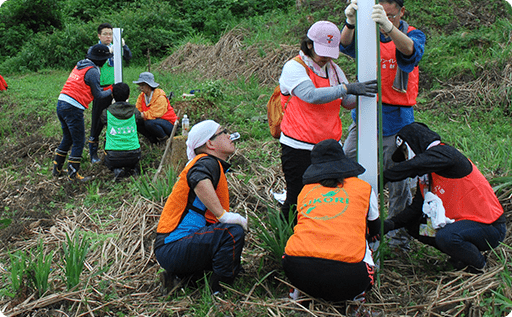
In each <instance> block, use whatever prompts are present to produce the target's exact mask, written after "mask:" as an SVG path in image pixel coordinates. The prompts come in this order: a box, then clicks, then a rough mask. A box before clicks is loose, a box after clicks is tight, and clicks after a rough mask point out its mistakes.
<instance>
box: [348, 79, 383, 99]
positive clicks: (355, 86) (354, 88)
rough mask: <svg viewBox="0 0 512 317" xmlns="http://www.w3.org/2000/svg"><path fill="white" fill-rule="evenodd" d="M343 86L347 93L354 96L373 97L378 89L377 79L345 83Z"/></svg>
mask: <svg viewBox="0 0 512 317" xmlns="http://www.w3.org/2000/svg"><path fill="white" fill-rule="evenodd" d="M345 87H347V94H349V95H356V96H366V97H375V94H376V93H377V91H378V88H377V79H374V80H369V81H365V82H362V83H352V84H345Z"/></svg>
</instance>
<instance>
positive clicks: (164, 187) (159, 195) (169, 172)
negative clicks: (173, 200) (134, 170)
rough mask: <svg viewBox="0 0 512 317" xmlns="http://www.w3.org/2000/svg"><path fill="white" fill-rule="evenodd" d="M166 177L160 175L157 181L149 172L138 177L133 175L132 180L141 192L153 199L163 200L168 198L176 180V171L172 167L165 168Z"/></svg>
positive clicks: (143, 195) (142, 194)
mask: <svg viewBox="0 0 512 317" xmlns="http://www.w3.org/2000/svg"><path fill="white" fill-rule="evenodd" d="M164 176H165V177H159V178H157V179H156V181H155V182H153V181H152V177H151V176H150V175H148V174H144V175H141V176H139V177H138V178H137V179H134V178H133V177H132V182H133V183H134V184H135V187H136V189H137V191H138V192H139V194H140V195H141V196H142V197H145V198H147V199H149V200H152V201H163V200H164V199H167V197H168V196H169V194H170V193H171V191H172V188H173V186H174V183H175V182H176V172H175V171H174V169H172V168H168V169H166V170H165V174H164Z"/></svg>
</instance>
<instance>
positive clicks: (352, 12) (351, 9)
mask: <svg viewBox="0 0 512 317" xmlns="http://www.w3.org/2000/svg"><path fill="white" fill-rule="evenodd" d="M357 9H358V7H357V0H351V1H350V4H349V5H348V6H347V7H346V8H345V16H346V17H347V23H348V24H350V25H354V24H356V11H357Z"/></svg>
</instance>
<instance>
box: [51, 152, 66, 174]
mask: <svg viewBox="0 0 512 317" xmlns="http://www.w3.org/2000/svg"><path fill="white" fill-rule="evenodd" d="M66 156H67V153H64V152H61V151H59V150H57V151H55V158H54V159H53V171H52V175H53V176H55V177H60V176H63V175H64V172H65V171H64V170H63V169H62V167H63V166H64V161H66Z"/></svg>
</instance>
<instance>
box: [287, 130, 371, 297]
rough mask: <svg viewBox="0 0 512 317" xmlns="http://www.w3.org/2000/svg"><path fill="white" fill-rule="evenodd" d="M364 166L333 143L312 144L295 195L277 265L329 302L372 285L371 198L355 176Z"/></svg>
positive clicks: (301, 286)
mask: <svg viewBox="0 0 512 317" xmlns="http://www.w3.org/2000/svg"><path fill="white" fill-rule="evenodd" d="M364 171H365V169H364V168H363V167H362V166H361V165H359V164H358V163H356V162H355V161H352V160H351V159H348V158H347V157H346V156H345V154H344V153H343V149H342V147H341V145H340V144H339V142H338V141H337V140H334V139H328V140H325V141H321V142H320V143H318V144H316V145H315V146H314V148H313V151H312V152H311V165H310V166H309V167H308V169H307V170H306V172H305V173H304V176H303V179H304V184H305V185H304V188H303V189H302V191H301V192H300V194H299V197H298V200H297V212H298V214H297V225H296V226H295V228H294V233H293V235H292V236H291V237H290V239H289V240H288V243H287V244H286V248H285V255H284V256H283V261H282V262H283V267H284V271H285V273H286V276H287V277H288V278H289V279H290V281H291V282H292V284H293V285H294V286H295V287H297V288H298V289H299V290H301V291H304V292H306V293H307V294H308V295H311V296H314V297H319V298H323V299H326V300H331V301H342V300H352V299H355V298H356V297H357V298H358V299H361V298H362V297H363V296H364V293H365V292H366V291H368V290H369V289H370V288H371V286H372V285H373V267H374V266H375V264H374V262H373V259H372V254H371V251H370V249H369V247H368V243H367V241H366V235H367V232H369V235H370V236H375V235H377V234H378V233H379V230H380V220H379V211H378V207H377V198H376V195H375V193H374V191H373V190H372V187H371V185H370V184H368V183H367V182H365V181H363V180H361V179H359V178H357V176H358V175H360V174H362V173H364Z"/></svg>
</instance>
